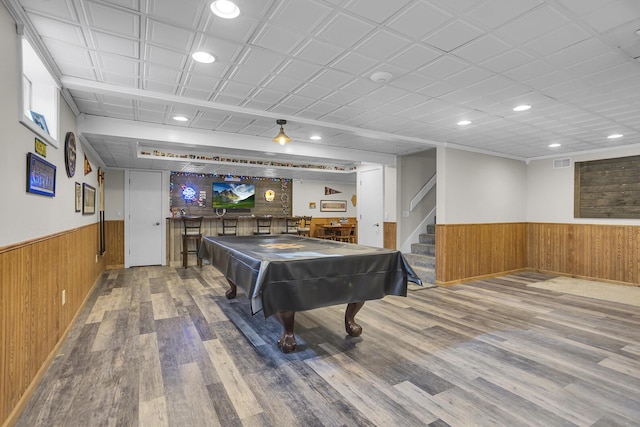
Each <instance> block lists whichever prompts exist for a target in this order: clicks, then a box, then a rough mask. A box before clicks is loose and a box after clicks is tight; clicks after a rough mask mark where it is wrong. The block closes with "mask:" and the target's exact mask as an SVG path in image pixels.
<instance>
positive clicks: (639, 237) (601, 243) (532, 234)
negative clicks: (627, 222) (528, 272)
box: [527, 223, 640, 284]
mask: <svg viewBox="0 0 640 427" xmlns="http://www.w3.org/2000/svg"><path fill="white" fill-rule="evenodd" d="M527 235H528V237H527V240H528V250H527V253H528V261H527V266H528V267H529V268H531V269H535V270H540V271H546V272H552V273H560V274H566V275H572V276H578V277H583V278H592V279H601V280H610V281H616V282H623V283H629V284H639V283H640V227H638V226H624V225H622V226H617V225H596V224H546V223H530V224H528V232H527Z"/></svg>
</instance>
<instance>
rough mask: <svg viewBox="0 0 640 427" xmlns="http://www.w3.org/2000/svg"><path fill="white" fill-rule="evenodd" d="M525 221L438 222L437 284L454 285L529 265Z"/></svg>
mask: <svg viewBox="0 0 640 427" xmlns="http://www.w3.org/2000/svg"><path fill="white" fill-rule="evenodd" d="M526 239H527V225H526V223H521V222H515V223H495V224H438V225H436V283H438V284H453V283H462V282H463V281H469V280H473V279H475V278H487V277H494V276H500V275H503V274H508V273H509V272H514V271H520V270H522V269H524V268H526V267H527V264H526V263H527V255H526V250H527V244H526Z"/></svg>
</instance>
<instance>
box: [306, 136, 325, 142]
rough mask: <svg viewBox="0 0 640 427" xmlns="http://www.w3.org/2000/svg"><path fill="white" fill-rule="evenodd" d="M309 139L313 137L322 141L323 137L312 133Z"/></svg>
mask: <svg viewBox="0 0 640 427" xmlns="http://www.w3.org/2000/svg"><path fill="white" fill-rule="evenodd" d="M309 139H312V140H314V141H320V140H321V139H322V137H321V136H320V135H311V136H310V137H309Z"/></svg>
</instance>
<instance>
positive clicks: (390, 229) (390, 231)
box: [382, 222, 398, 249]
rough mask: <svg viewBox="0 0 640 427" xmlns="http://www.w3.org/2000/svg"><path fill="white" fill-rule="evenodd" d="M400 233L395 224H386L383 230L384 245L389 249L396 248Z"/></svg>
mask: <svg viewBox="0 0 640 427" xmlns="http://www.w3.org/2000/svg"><path fill="white" fill-rule="evenodd" d="M397 232H398V225H397V224H396V223H395V222H385V223H384V230H383V233H384V234H383V237H382V239H383V244H382V246H384V247H385V248H387V249H395V248H396V236H397Z"/></svg>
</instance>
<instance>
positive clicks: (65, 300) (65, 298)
mask: <svg viewBox="0 0 640 427" xmlns="http://www.w3.org/2000/svg"><path fill="white" fill-rule="evenodd" d="M66 303H67V290H66V289H63V290H62V305H65V304H66Z"/></svg>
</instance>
